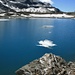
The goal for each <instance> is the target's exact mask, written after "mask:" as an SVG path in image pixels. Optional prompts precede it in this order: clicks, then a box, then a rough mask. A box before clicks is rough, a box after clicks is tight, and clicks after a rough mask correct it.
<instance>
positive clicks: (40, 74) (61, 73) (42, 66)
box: [16, 54, 75, 75]
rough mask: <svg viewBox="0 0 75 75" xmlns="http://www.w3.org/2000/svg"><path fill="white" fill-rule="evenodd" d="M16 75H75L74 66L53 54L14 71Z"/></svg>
mask: <svg viewBox="0 0 75 75" xmlns="http://www.w3.org/2000/svg"><path fill="white" fill-rule="evenodd" d="M16 74H17V75H75V64H74V63H73V62H69V63H67V62H66V61H65V60H64V59H62V58H61V57H59V56H56V55H53V54H45V55H44V56H42V57H41V58H39V59H37V60H34V61H32V62H31V63H29V64H27V65H25V66H23V67H22V68H20V69H18V70H17V71H16Z"/></svg>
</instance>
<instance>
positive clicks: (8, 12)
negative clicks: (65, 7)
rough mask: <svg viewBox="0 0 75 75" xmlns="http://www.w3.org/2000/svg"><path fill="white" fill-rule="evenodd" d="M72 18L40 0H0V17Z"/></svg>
mask: <svg viewBox="0 0 75 75" xmlns="http://www.w3.org/2000/svg"><path fill="white" fill-rule="evenodd" d="M18 17H20V18H21V17H26V18H28V17H29V18H33V17H35V18H38V17H40V18H43V17H45V18H48V17H49V18H50V17H51V18H74V15H72V14H68V13H65V12H63V11H61V10H59V9H58V8H56V7H53V6H52V5H51V4H50V3H46V2H41V1H40V0H0V18H18Z"/></svg>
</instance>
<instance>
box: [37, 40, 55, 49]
mask: <svg viewBox="0 0 75 75" xmlns="http://www.w3.org/2000/svg"><path fill="white" fill-rule="evenodd" d="M38 43H39V45H37V46H42V47H46V48H51V47H53V46H56V44H53V41H51V40H41V41H39V42H38Z"/></svg>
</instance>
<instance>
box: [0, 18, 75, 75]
mask: <svg viewBox="0 0 75 75" xmlns="http://www.w3.org/2000/svg"><path fill="white" fill-rule="evenodd" d="M44 25H45V26H46V25H48V26H49V25H51V26H53V27H51V28H50V27H49V28H45V27H43V26H44ZM45 39H47V40H51V41H53V43H54V44H56V45H57V46H55V47H52V48H51V49H49V48H45V47H40V46H37V45H38V41H40V40H45ZM45 53H53V54H56V55H59V56H61V57H63V58H64V59H65V60H66V61H75V20H74V19H50V18H37V19H10V20H9V21H0V75H15V71H16V70H17V69H19V68H20V67H22V66H23V65H25V64H28V63H29V62H30V61H32V60H34V59H38V58H39V57H41V56H42V55H44V54H45Z"/></svg>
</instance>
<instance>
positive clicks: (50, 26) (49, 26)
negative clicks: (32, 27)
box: [42, 25, 53, 28]
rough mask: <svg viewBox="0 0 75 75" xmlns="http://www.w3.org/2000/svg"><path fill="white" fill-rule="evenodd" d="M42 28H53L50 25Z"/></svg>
mask: <svg viewBox="0 0 75 75" xmlns="http://www.w3.org/2000/svg"><path fill="white" fill-rule="evenodd" d="M42 27H43V28H53V26H52V25H44V26H42Z"/></svg>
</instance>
